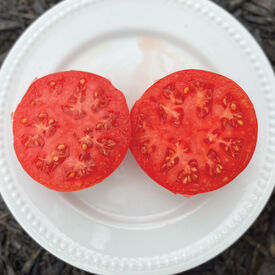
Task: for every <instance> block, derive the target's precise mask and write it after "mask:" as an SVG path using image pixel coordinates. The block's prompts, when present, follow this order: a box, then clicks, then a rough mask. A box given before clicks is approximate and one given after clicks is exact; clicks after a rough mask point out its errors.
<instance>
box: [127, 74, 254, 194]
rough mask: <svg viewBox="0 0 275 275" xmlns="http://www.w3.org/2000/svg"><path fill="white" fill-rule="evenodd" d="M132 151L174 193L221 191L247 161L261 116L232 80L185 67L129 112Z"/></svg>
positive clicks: (252, 148) (147, 171) (250, 154)
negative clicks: (258, 119) (184, 69)
mask: <svg viewBox="0 0 275 275" xmlns="http://www.w3.org/2000/svg"><path fill="white" fill-rule="evenodd" d="M130 118H131V124H132V125H131V127H132V140H131V144H130V149H131V152H132V153H133V155H134V157H135V159H136V160H137V162H138V163H139V165H140V166H141V168H142V169H143V170H144V171H145V172H146V173H147V174H148V175H149V176H150V177H151V178H152V179H153V180H155V181H156V182H158V183H159V184H161V185H162V186H163V187H165V188H167V189H168V190H170V191H172V192H174V193H180V194H183V195H195V194H198V193H203V192H209V191H212V190H215V189H218V188H220V187H222V186H224V185H225V184H227V183H229V182H230V181H232V180H233V179H234V178H235V177H236V176H238V175H239V174H240V173H241V172H242V171H243V170H244V169H245V167H246V166H247V165H248V163H249V161H250V159H251V158H252V155H253V153H254V150H255V146H256V141H257V131H258V126H257V118H256V114H255V111H254V108H253V105H252V103H251V101H250V99H249V98H248V96H247V95H246V93H245V92H244V91H243V90H242V89H241V87H239V86H238V85H237V84H236V83H235V82H233V81H232V80H230V79H228V78H226V77H224V76H221V75H218V74H215V73H211V72H206V71H201V70H186V71H179V72H175V73H173V74H171V75H168V76H166V77H164V78H163V79H161V80H159V81H158V82H156V83H155V84H154V85H153V86H151V87H150V88H149V89H148V90H147V91H146V92H145V93H144V94H143V96H142V97H141V98H140V99H139V100H138V101H137V102H136V103H135V105H134V106H133V108H132V110H131V115H130Z"/></svg>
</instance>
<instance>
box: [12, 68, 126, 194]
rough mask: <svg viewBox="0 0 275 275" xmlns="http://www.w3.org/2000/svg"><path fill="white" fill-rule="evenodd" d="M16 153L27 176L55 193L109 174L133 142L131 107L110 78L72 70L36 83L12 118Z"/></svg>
mask: <svg viewBox="0 0 275 275" xmlns="http://www.w3.org/2000/svg"><path fill="white" fill-rule="evenodd" d="M13 134H14V149H15V152H16V155H17V158H18V160H19V161H20V163H21V165H22V167H23V168H24V169H25V170H26V172H27V173H28V174H29V175H30V176H31V177H32V178H33V179H34V180H36V181H38V182H39V183H41V184H43V185H45V186H46V187H48V188H51V189H54V190H57V191H64V192H65V191H75V190H81V189H84V188H87V187H90V186H92V185H95V184H96V183H99V182H101V181H102V180H103V179H105V178H106V177H107V176H109V175H110V174H111V173H112V172H113V171H114V170H115V169H116V168H117V167H118V165H119V164H120V163H121V161H122V160H123V158H124V157H125V155H126V152H127V149H128V147H129V142H130V118H129V109H128V106H127V103H126V100H125V97H124V95H123V94H122V93H121V92H120V91H119V90H117V89H116V88H115V87H114V86H113V85H112V84H111V82H110V81H109V80H107V79H105V78H103V77H100V76H98V75H94V74H91V73H87V72H80V71H68V72H60V73H54V74H50V75H47V76H45V77H42V78H40V79H37V80H36V81H34V82H33V83H32V84H31V86H30V87H29V89H28V91H27V93H26V94H25V95H24V97H23V99H22V100H21V102H20V104H19V105H18V106H17V108H16V111H15V112H14V116H13Z"/></svg>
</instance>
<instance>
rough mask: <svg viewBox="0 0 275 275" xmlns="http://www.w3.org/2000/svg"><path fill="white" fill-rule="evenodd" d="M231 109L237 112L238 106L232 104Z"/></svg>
mask: <svg viewBox="0 0 275 275" xmlns="http://www.w3.org/2000/svg"><path fill="white" fill-rule="evenodd" d="M231 109H232V110H233V111H236V109H237V105H236V104H235V103H232V104H231Z"/></svg>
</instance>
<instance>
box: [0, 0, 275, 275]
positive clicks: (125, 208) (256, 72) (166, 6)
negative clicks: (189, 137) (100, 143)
mask: <svg viewBox="0 0 275 275" xmlns="http://www.w3.org/2000/svg"><path fill="white" fill-rule="evenodd" d="M187 68H202V69H207V70H211V71H215V72H217V73H221V74H224V75H226V76H228V77H230V78H232V79H233V80H235V81H236V82H237V83H239V84H240V85H241V86H242V87H243V88H244V89H245V90H246V91H247V93H248V94H249V96H250V98H251V100H252V101H253V103H254V104H255V108H256V112H257V115H258V119H259V139H258V144H257V148H256V152H255V155H254V157H253V159H252V161H251V162H250V164H249V166H248V167H247V169H246V170H245V171H244V172H243V173H242V174H241V175H240V176H239V177H238V178H237V179H236V180H234V181H233V182H232V183H231V184H229V185H228V186H226V187H224V188H222V189H220V190H218V191H215V192H212V193H209V194H203V195H199V196H195V197H193V198H190V199H187V198H184V197H182V196H180V195H173V194H172V193H170V192H169V191H167V190H165V189H164V188H162V187H160V186H159V185H158V184H156V183H154V182H153V181H152V180H150V179H149V178H148V177H147V176H146V175H145V174H144V173H143V172H142V171H141V169H140V168H139V167H138V165H137V163H136V162H135V161H134V160H133V157H132V156H131V154H130V153H128V155H127V157H126V159H125V160H124V162H123V163H122V165H121V166H120V167H119V169H117V170H116V171H115V173H113V174H112V175H111V176H110V177H109V178H108V179H107V180H105V182H103V183H101V184H99V185H97V186H95V187H93V188H90V189H88V190H84V191H81V192H75V193H69V194H62V193H58V192H54V191H51V190H48V189H46V188H44V187H42V186H41V185H39V184H37V183H35V182H34V181H33V180H32V179H30V177H29V176H28V175H27V174H26V173H25V172H24V171H23V169H22V168H21V166H20V164H19V163H18V161H17V159H16V157H15V153H14V150H13V146H12V140H13V138H12V130H11V125H12V124H11V119H10V115H11V112H12V111H13V110H14V109H15V107H16V105H17V104H18V102H19V101H20V99H21V97H22V96H23V94H24V93H25V91H26V89H27V88H28V86H29V84H30V83H31V81H32V80H33V79H34V78H35V77H40V76H43V75H45V74H48V73H51V72H54V71H60V70H69V69H78V70H85V71H90V72H94V73H97V74H101V75H103V76H105V77H107V78H109V79H110V80H111V81H112V82H113V84H114V85H115V86H117V87H118V88H119V89H121V90H122V91H123V92H124V93H125V95H126V98H127V100H128V103H129V106H130V107H131V106H132V104H133V103H134V102H135V100H137V99H138V98H139V97H140V95H141V94H142V93H143V92H144V91H145V89H146V88H147V87H148V86H149V85H151V84H152V83H153V82H154V81H155V80H157V79H159V78H161V77H163V76H164V75H166V74H168V73H171V72H174V71H176V70H180V69H187ZM0 91H1V95H0V104H1V109H0V122H1V129H2V131H1V135H0V167H1V169H0V171H1V174H0V176H1V179H2V180H1V193H2V196H3V198H4V200H5V201H6V203H7V205H8V207H9V208H10V210H11V211H12V213H13V214H14V216H15V217H16V219H17V220H18V222H19V223H20V224H21V225H22V227H23V228H24V229H25V230H26V231H27V232H28V233H29V234H30V235H31V236H32V237H33V238H34V239H35V240H36V241H37V242H38V243H39V244H41V245H42V246H43V247H45V248H46V249H47V250H49V251H50V252H51V253H53V254H54V255H56V256H57V257H59V258H61V259H63V260H64V261H66V262H68V263H70V264H72V265H75V266H77V267H79V268H82V269H85V270H87V271H91V272H95V273H100V274H170V273H175V272H180V271H183V270H187V269H189V268H192V267H194V266H197V265H199V264H201V263H203V262H205V261H206V260H208V259H210V258H211V257H213V256H215V255H217V254H218V253H220V252H221V251H223V250H224V249H225V248H227V247H228V246H229V245H231V244H232V243H233V242H234V241H236V240H237V238H239V237H240V236H241V235H242V234H243V233H244V232H245V231H246V230H247V228H248V227H249V226H250V225H251V224H252V222H253V221H254V220H255V219H256V217H257V216H258V215H259V213H260V211H261V210H262V209H263V207H264V205H265V203H266V202H267V200H268V198H269V196H270V194H271V191H272V189H273V185H274V182H275V179H274V161H275V137H274V133H275V107H274V106H275V105H274V91H275V81H274V76H273V73H272V69H271V67H270V65H269V64H268V62H267V59H266V57H265V56H264V54H263V52H262V51H261V49H260V48H259V46H258V45H257V43H256V42H255V41H254V40H253V38H252V37H251V36H250V35H249V34H248V33H247V31H246V30H245V29H244V28H243V27H242V26H241V25H240V24H239V23H238V22H237V21H236V20H234V19H233V18H232V17H231V16H230V15H229V14H227V13H226V12H225V11H223V10H222V9H220V8H219V7H217V6H216V5H214V4H213V3H211V2H208V1H206V0H195V1H187V0H186V1H184V0H182V1H180V0H178V1H177V0H131V1H129V0H128V1H126V0H113V1H110V0H98V1H93V0H83V1H80V0H68V1H65V2H63V3H61V4H59V5H58V6H56V7H55V8H53V9H52V10H50V11H49V12H47V13H46V14H45V15H43V16H42V17H41V18H40V19H39V20H37V21H36V22H35V23H34V24H33V25H32V26H31V27H30V28H29V29H28V30H27V32H25V33H24V35H23V36H22V37H21V38H20V39H19V41H18V42H17V43H16V45H15V46H14V48H13V49H12V51H11V52H10V54H9V56H8V58H7V59H6V61H5V64H4V65H3V67H2V70H1V75H0Z"/></svg>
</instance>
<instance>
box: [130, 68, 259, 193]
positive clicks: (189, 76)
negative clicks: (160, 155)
mask: <svg viewBox="0 0 275 275" xmlns="http://www.w3.org/2000/svg"><path fill="white" fill-rule="evenodd" d="M177 81H182V82H185V83H191V82H193V81H200V82H209V83H214V86H215V91H216V97H218V98H219V99H220V97H221V95H222V93H223V92H224V91H223V90H225V89H228V88H231V90H230V93H232V94H233V95H234V99H236V100H237V101H238V100H241V101H240V106H241V107H244V106H245V107H247V108H248V110H249V111H248V112H247V111H245V112H244V119H245V123H246V127H247V128H249V131H248V132H247V133H246V134H247V136H248V137H249V138H246V140H245V141H244V147H246V148H245V150H242V153H241V156H240V160H241V165H240V166H237V165H235V167H233V168H232V167H231V168H232V169H231V170H230V171H227V174H226V176H227V177H228V179H227V180H224V178H225V177H224V178H223V180H222V178H221V177H220V176H217V177H215V178H213V179H210V180H209V179H206V180H204V179H203V180H204V182H202V181H201V180H200V181H199V182H196V183H195V184H194V185H192V184H189V185H188V184H185V185H183V184H182V183H179V182H176V181H171V180H168V179H167V178H166V176H165V174H163V173H161V171H159V170H158V169H157V168H159V167H157V168H156V166H157V164H156V163H154V162H153V161H152V160H153V159H154V158H152V159H148V158H146V157H144V156H143V155H142V154H141V153H140V147H139V144H138V136H139V133H138V130H137V128H138V127H137V125H138V116H139V114H140V113H142V112H143V110H145V109H148V110H150V112H149V111H147V113H152V112H153V111H152V110H153V108H152V105H150V103H149V104H148V106H146V104H147V103H148V101H150V98H151V97H152V95H154V97H155V98H160V96H161V95H160V94H158V91H159V90H161V89H163V87H165V86H166V85H168V84H169V83H176V82H177ZM215 103H216V102H215V98H214V99H213V106H214V104H215ZM144 106H146V107H144ZM184 111H185V112H184V117H186V110H184ZM151 116H153V115H151ZM130 119H131V127H132V130H131V131H132V139H131V143H130V150H131V152H132V154H133V156H134V158H135V160H136V161H137V162H138V164H139V166H140V167H141V168H142V170H143V171H144V172H145V173H146V174H147V175H148V176H149V177H150V178H152V179H153V180H154V181H155V182H157V183H158V184H160V185H161V186H163V187H164V188H166V189H168V190H170V191H171V192H173V193H175V194H182V195H186V196H193V195H196V194H200V193H205V192H210V191H214V190H217V189H219V188H221V187H223V186H225V185H226V184H228V183H230V182H231V181H232V180H233V179H235V178H236V177H237V176H238V175H239V174H240V173H241V172H242V171H243V170H244V169H245V168H246V167H247V165H248V164H249V162H250V160H251V158H252V156H253V154H254V151H255V148H256V143H257V137H258V123H257V117H256V112H255V110H254V107H253V103H252V102H251V100H250V99H249V97H248V95H247V94H246V93H245V91H244V90H243V89H242V88H241V87H240V86H239V85H238V84H237V83H235V82H234V81H232V80H231V79H229V78H227V77H225V76H222V75H219V74H216V73H212V72H208V71H203V70H183V71H178V72H175V73H172V74H170V75H168V76H166V77H164V78H162V79H160V80H158V81H157V82H156V83H154V84H153V85H152V86H151V87H149V88H148V89H147V90H146V91H145V93H144V94H143V95H142V96H141V98H140V99H139V100H137V101H136V103H135V104H134V106H133V107H132V109H131V112H130ZM152 120H153V121H157V120H158V118H157V117H154V118H153V119H152ZM183 120H184V119H183ZM203 123H204V122H202V125H203ZM152 124H153V125H154V122H153V123H152ZM178 131H179V130H178V129H177V128H175V131H174V135H175V136H176V135H177V134H178ZM181 134H182V133H181ZM189 135H190V136H191V139H192V135H191V134H190V133H189ZM163 136H165V131H163V132H162V135H161V136H159V143H161V140H162V138H163ZM193 137H194V136H193ZM235 137H236V138H237V136H236V135H235ZM244 137H245V135H244V134H243V135H242V138H244ZM157 146H158V145H157ZM236 163H237V162H236ZM202 174H205V172H202ZM224 175H225V174H223V176H224ZM204 176H205V175H204Z"/></svg>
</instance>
